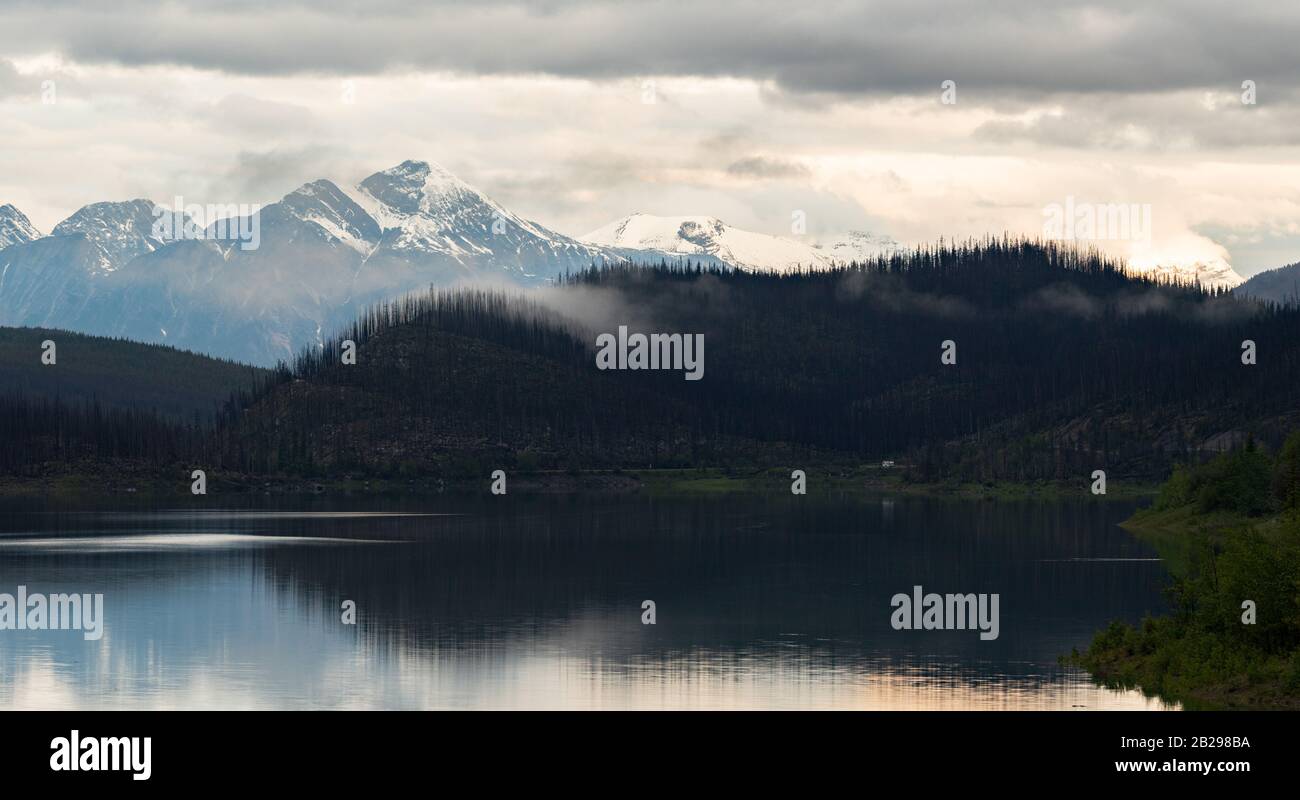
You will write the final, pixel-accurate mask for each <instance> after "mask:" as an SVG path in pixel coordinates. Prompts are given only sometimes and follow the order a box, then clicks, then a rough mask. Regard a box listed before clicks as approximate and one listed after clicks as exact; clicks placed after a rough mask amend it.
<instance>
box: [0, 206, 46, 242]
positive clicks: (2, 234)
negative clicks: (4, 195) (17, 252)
mask: <svg viewBox="0 0 1300 800" xmlns="http://www.w3.org/2000/svg"><path fill="white" fill-rule="evenodd" d="M39 238H41V232H40V231H38V230H37V229H36V226H35V225H33V224H32V222H31V220H29V219H27V215H26V214H24V213H23V212H21V211H19V210H18V209H17V208H14V207H13V205H11V204H9V203H5V204H4V205H2V206H0V250H3V249H4V248H6V247H8V246H9V245H13V244H26V243H27V242H30V241H32V240H33V239H39Z"/></svg>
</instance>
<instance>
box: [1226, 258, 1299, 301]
mask: <svg viewBox="0 0 1300 800" xmlns="http://www.w3.org/2000/svg"><path fill="white" fill-rule="evenodd" d="M1234 294H1239V295H1245V296H1247V297H1254V298H1255V299H1257V300H1270V301H1272V302H1274V303H1300V263H1296V264H1288V265H1287V266H1285V267H1278V268H1277V269H1270V270H1268V271H1267V272H1261V273H1259V274H1257V275H1252V276H1251V278H1250V280H1248V281H1246V282H1245V283H1243V284H1241V285H1240V286H1238V287H1237V288H1236V290H1234Z"/></svg>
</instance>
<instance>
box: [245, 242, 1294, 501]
mask: <svg viewBox="0 0 1300 800" xmlns="http://www.w3.org/2000/svg"><path fill="white" fill-rule="evenodd" d="M538 303H542V305H539V304H538ZM619 324H627V325H629V327H630V329H631V330H633V331H635V330H641V331H643V332H652V331H659V332H681V333H702V334H704V341H705V357H704V364H705V370H704V378H703V379H702V380H699V381H687V380H684V378H683V375H682V373H681V372H674V371H661V372H647V371H626V370H624V371H607V372H601V371H599V370H597V369H596V368H595V356H594V354H595V348H594V342H595V337H596V335H597V333H599V332H613V331H614V330H615V329H616V327H617V325H619ZM1297 334H1300V313H1297V311H1296V310H1295V309H1286V308H1278V307H1274V306H1264V305H1260V304H1257V303H1254V302H1250V301H1244V300H1239V299H1234V298H1232V297H1231V296H1229V295H1226V294H1215V293H1206V292H1202V291H1200V290H1197V289H1195V288H1188V287H1171V286H1162V285H1157V284H1154V283H1151V282H1148V281H1144V280H1139V279H1134V278H1131V277H1128V276H1126V275H1125V274H1123V273H1122V271H1121V270H1120V268H1119V265H1117V264H1115V263H1112V262H1110V261H1107V260H1105V259H1103V258H1101V257H1099V256H1096V255H1095V254H1089V253H1080V252H1077V251H1072V250H1062V249H1057V248H1055V247H1044V246H1040V245H1037V244H1031V243H1024V242H1007V241H988V242H985V243H982V244H979V245H970V246H965V247H956V248H952V247H945V248H937V249H934V250H927V251H919V252H916V253H912V254H909V255H907V256H900V257H895V258H892V259H888V260H880V261H878V262H876V263H873V264H869V265H860V266H855V267H852V268H848V269H844V270H838V271H834V272H826V273H812V274H805V275H798V276H771V275H754V274H746V273H739V272H736V273H725V272H717V271H712V270H704V269H698V268H696V269H689V268H688V269H674V268H655V269H646V268H636V267H617V268H609V269H602V270H594V271H591V272H588V273H584V274H582V275H579V276H576V277H573V278H571V279H570V280H569V281H568V282H567V283H566V284H565V285H564V286H563V287H561V288H559V289H556V290H554V291H553V292H552V293H550V294H548V295H543V296H542V297H541V298H539V299H537V300H535V301H534V300H529V301H523V300H512V299H510V298H507V297H504V296H501V295H495V294H490V293H474V292H460V293H455V292H440V293H436V294H431V295H428V296H424V297H419V298H408V299H407V300H406V301H404V302H402V303H397V304H392V305H388V306H384V307H382V308H378V309H375V310H374V311H373V313H371V314H370V315H369V316H367V317H366V318H365V319H364V320H362V321H361V322H360V323H359V325H358V326H357V327H356V328H355V329H354V330H351V331H348V332H345V333H344V334H341V335H340V336H339V337H338V340H341V339H352V340H354V341H356V342H357V344H358V360H357V364H356V365H344V364H342V363H341V361H340V350H339V346H338V340H336V341H335V342H332V343H330V344H329V345H328V346H327V347H326V348H325V350H324V351H321V352H317V353H310V354H307V355H305V356H304V357H303V358H302V359H300V361H299V362H298V364H297V365H296V366H295V367H294V369H293V370H292V371H286V372H285V373H284V374H283V375H282V376H281V380H282V383H281V385H280V386H279V387H278V388H277V389H275V390H274V391H273V392H272V393H271V395H269V396H268V397H265V398H263V399H262V400H260V401H258V403H256V404H255V406H254V408H253V409H252V410H251V411H250V412H249V413H248V414H247V415H245V418H244V419H243V421H241V423H240V426H239V428H238V431H237V432H236V430H235V429H228V430H227V432H228V433H230V434H231V436H230V438H229V439H228V440H227V441H226V442H225V443H224V457H225V458H226V459H227V460H230V459H233V460H234V461H235V462H237V463H239V464H241V465H243V467H244V468H247V469H271V470H275V469H286V468H291V469H304V470H308V471H311V470H320V469H322V468H323V467H325V466H326V465H330V464H343V463H346V464H348V465H350V466H352V467H356V466H358V465H362V464H364V465H367V466H369V467H371V468H375V469H380V470H393V469H405V470H407V471H418V470H421V469H425V468H428V467H429V466H430V465H439V467H438V468H441V467H442V465H444V464H445V463H446V462H448V461H449V460H450V461H454V460H455V458H457V457H466V456H470V455H477V456H484V457H489V460H492V459H495V462H494V463H496V462H503V461H504V463H498V465H499V466H510V464H511V463H512V460H515V459H517V460H520V461H522V462H523V463H525V464H526V465H529V466H531V465H541V466H548V467H562V466H566V465H568V466H640V467H643V466H650V465H656V466H687V465H698V464H701V463H708V464H717V463H725V464H737V465H749V464H753V465H763V464H774V463H775V464H780V463H786V462H785V461H784V459H787V458H788V457H789V456H790V450H789V449H788V448H787V447H785V446H784V445H794V446H795V449H800V448H802V449H803V451H804V452H805V454H806V453H807V451H808V449H809V448H811V449H813V450H815V451H817V452H819V453H823V454H830V453H833V454H837V455H838V456H843V457H849V458H857V459H863V460H871V459H878V458H891V459H897V460H899V461H904V460H906V461H907V462H909V463H910V464H911V465H912V467H913V471H914V472H915V474H917V475H918V476H919V477H922V478H926V479H934V478H947V477H962V478H967V479H1006V478H1019V479H1028V478H1033V479H1038V478H1045V479H1051V478H1063V477H1069V476H1072V475H1077V474H1079V473H1080V472H1081V471H1090V470H1091V469H1094V468H1098V467H1106V468H1108V469H1111V470H1114V471H1115V472H1116V473H1118V474H1124V475H1135V476H1137V475H1140V476H1147V477H1158V476H1161V475H1163V474H1165V473H1166V472H1167V469H1168V467H1169V465H1170V464H1171V463H1173V462H1175V461H1185V460H1193V459H1196V458H1198V457H1201V456H1203V455H1209V454H1212V453H1213V452H1215V451H1217V450H1220V449H1223V448H1224V447H1227V446H1229V445H1231V444H1232V443H1234V442H1238V441H1240V440H1241V439H1243V438H1244V437H1245V436H1246V435H1247V433H1253V434H1254V435H1255V436H1256V437H1257V438H1258V440H1259V441H1261V442H1262V443H1274V442H1277V441H1279V440H1280V437H1281V436H1282V433H1283V431H1285V430H1286V425H1287V420H1288V419H1292V418H1295V417H1296V415H1297V414H1298V413H1300V337H1298V336H1297ZM1247 339H1249V340H1251V341H1253V342H1255V347H1256V350H1257V353H1258V363H1256V364H1254V365H1249V366H1248V365H1244V364H1243V363H1242V352H1243V350H1242V342H1243V341H1244V340H1247ZM945 340H947V341H951V342H953V343H954V344H955V346H956V363H955V364H951V365H946V364H943V363H941V359H940V355H941V349H942V343H943V342H944V341H945Z"/></svg>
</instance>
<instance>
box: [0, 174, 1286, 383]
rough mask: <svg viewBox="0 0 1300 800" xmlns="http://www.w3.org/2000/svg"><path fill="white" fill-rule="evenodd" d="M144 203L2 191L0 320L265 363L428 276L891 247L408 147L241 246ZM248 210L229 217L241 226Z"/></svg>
mask: <svg viewBox="0 0 1300 800" xmlns="http://www.w3.org/2000/svg"><path fill="white" fill-rule="evenodd" d="M161 211H162V209H159V207H158V206H156V205H155V203H153V202H152V201H150V200H146V199H136V200H130V201H125V202H102V203H93V204H91V205H88V206H85V207H84V208H81V209H80V210H78V211H77V212H76V213H75V214H73V215H72V216H71V217H69V218H68V219H66V220H64V221H63V222H61V223H59V224H58V225H57V226H55V228H54V230H53V231H51V232H50V234H49V235H42V234H41V233H40V231H38V230H37V229H36V228H35V226H33V225H32V223H31V222H30V220H28V219H27V217H26V216H24V215H23V213H22V212H21V211H19V210H18V209H17V208H15V207H13V206H12V205H4V206H0V325H10V326H31V327H42V328H58V329H66V330H72V331H78V332H82V333H87V334H94V335H104V336H115V337H123V338H128V339H133V340H136V341H141V342H149V343H158V344H166V345H171V346H174V347H179V348H183V349H189V350H194V351H196V352H201V353H207V354H210V355H213V356H218V357H223V358H230V359H235V360H239V361H243V362H247V363H251V364H258V365H267V366H269V365H272V364H274V363H275V362H276V361H278V360H281V359H289V358H291V357H292V356H294V355H295V354H296V353H297V352H299V351H300V350H301V349H302V348H304V347H307V346H311V345H318V346H319V345H320V344H321V343H322V342H324V340H325V339H326V338H328V336H329V335H330V333H331V331H333V330H336V329H338V328H340V327H341V326H343V325H345V324H347V323H349V322H350V321H352V320H354V319H355V318H356V317H357V315H358V313H359V312H360V311H361V310H362V309H364V308H365V307H367V306H369V305H371V304H373V303H375V302H379V301H384V300H390V299H393V298H395V297H398V296H401V295H403V294H406V293H408V292H411V291H416V290H423V289H426V288H428V287H430V286H451V285H457V284H463V283H470V282H473V283H504V284H508V285H518V286H534V285H538V284H542V283H545V282H547V281H551V280H554V279H555V278H557V277H561V276H563V275H565V274H566V273H572V272H577V271H580V270H583V269H586V268H587V267H590V266H591V265H593V264H610V263H620V262H634V263H640V264H658V263H661V262H664V261H667V262H669V263H680V262H683V261H690V262H694V263H702V264H704V265H706V266H723V267H732V268H739V269H746V270H756V271H763V272H779V273H785V272H790V271H793V270H796V269H814V270H816V269H824V268H827V267H830V266H833V265H835V264H844V263H849V262H853V261H866V260H871V259H874V258H876V257H877V256H880V255H886V256H887V255H891V254H894V253H897V252H898V251H899V250H900V247H899V245H898V243H897V242H895V241H894V240H892V239H889V238H887V237H882V236H877V235H873V234H870V233H864V232H856V233H852V234H850V235H849V236H847V237H845V238H842V239H839V240H836V241H832V242H827V243H823V244H820V245H819V244H812V243H808V242H805V241H801V240H798V239H795V238H786V237H780V236H771V235H767V234H762V233H755V232H751V231H746V230H741V229H739V228H735V227H732V226H730V225H727V224H726V223H724V222H723V221H721V220H719V219H716V218H714V217H709V216H680V217H663V216H653V215H649V214H633V215H631V216H628V217H624V218H622V219H619V220H617V221H615V222H612V223H610V224H609V225H606V226H604V227H602V228H599V229H597V230H595V231H592V232H591V233H589V234H587V235H586V236H583V237H581V238H571V237H569V236H565V235H564V234H560V233H557V232H555V231H552V230H550V229H548V228H546V227H545V226H543V225H540V224H538V223H536V222H532V221H530V220H527V219H524V218H523V217H520V216H519V215H517V214H514V213H513V212H511V211H510V210H508V209H506V208H504V207H503V206H501V205H500V204H498V203H496V202H495V201H493V200H492V199H491V198H489V197H487V196H486V195H484V194H483V193H482V192H480V191H478V190H477V189H475V188H473V187H472V186H470V185H469V184H467V183H465V182H464V181H462V180H460V179H459V178H457V177H456V176H455V175H453V174H451V173H450V172H448V171H447V170H445V169H443V168H442V167H440V166H438V165H436V164H431V163H428V162H423V161H405V162H403V163H401V164H399V165H397V166H395V167H393V168H391V169H386V170H383V171H382V172H377V173H375V174H374V175H371V176H370V177H368V178H366V179H365V180H364V181H362V182H361V183H360V184H359V185H357V186H355V187H352V188H349V189H345V188H342V187H340V186H338V185H337V184H335V183H333V182H331V181H329V180H317V181H313V182H311V183H308V184H305V185H303V186H301V187H299V188H298V189H296V190H294V191H293V192H290V193H289V194H287V195H285V196H284V198H283V199H281V200H280V201H278V202H276V203H272V204H270V205H268V206H264V207H262V208H261V209H260V212H259V213H258V215H257V217H256V222H257V237H256V238H257V246H256V247H255V248H248V247H246V246H245V245H244V244H242V243H241V242H239V241H237V240H235V239H234V238H232V237H231V236H228V235H227V236H220V235H219V234H220V233H221V229H224V228H225V227H226V226H227V225H229V226H230V227H237V226H236V225H235V223H237V222H240V220H238V219H236V220H229V219H227V220H224V221H221V222H219V223H218V222H214V221H212V220H203V221H202V222H203V223H205V224H206V225H207V227H206V228H198V227H194V228H192V230H195V231H198V232H199V233H200V235H197V236H194V235H191V236H177V235H175V234H174V233H169V232H167V231H165V230H164V231H162V232H161V233H160V230H159V227H158V225H157V224H156V223H158V221H159V213H160V212H161ZM178 219H182V218H178ZM252 220H253V218H252V217H244V218H243V219H242V222H243V223H245V226H246V227H245V228H244V229H245V230H247V229H248V228H247V225H248V223H251V222H252ZM182 221H183V220H182ZM178 227H179V226H178ZM1154 273H1155V274H1157V275H1159V276H1161V277H1163V278H1165V279H1167V280H1173V281H1179V282H1192V281H1197V282H1200V283H1201V284H1202V285H1204V286H1214V287H1223V288H1231V287H1233V286H1236V285H1237V284H1238V283H1240V282H1241V278H1240V277H1239V276H1237V275H1236V273H1235V272H1233V271H1232V270H1231V268H1230V267H1228V266H1226V265H1196V266H1194V267H1180V268H1157V269H1156V270H1154ZM1260 278H1263V276H1259V277H1258V278H1257V279H1256V280H1252V281H1251V282H1250V284H1247V286H1248V287H1250V286H1251V285H1252V284H1255V285H1256V286H1258V287H1260V289H1259V291H1258V292H1256V291H1255V289H1254V288H1252V289H1251V290H1250V293H1252V294H1257V296H1262V297H1271V295H1270V294H1269V293H1268V291H1265V290H1264V288H1263V287H1264V285H1265V282H1264V281H1262V280H1259V279H1260ZM1269 285H1271V284H1269ZM1278 285H1279V286H1282V287H1283V289H1287V288H1288V287H1289V284H1287V282H1286V281H1285V280H1282V281H1280V282H1279V283H1278ZM1245 288H1246V287H1243V289H1245ZM1288 290H1289V289H1288Z"/></svg>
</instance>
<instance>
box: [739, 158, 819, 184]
mask: <svg viewBox="0 0 1300 800" xmlns="http://www.w3.org/2000/svg"><path fill="white" fill-rule="evenodd" d="M727 172H728V173H730V174H731V175H735V176H738V177H742V178H759V179H762V180H781V179H791V178H806V177H808V176H809V174H810V173H809V171H808V168H807V167H805V166H804V165H803V164H800V163H797V162H795V161H787V160H786V159H781V158H768V157H766V156H749V157H747V158H742V159H739V160H737V161H733V162H731V163H730V164H728V165H727Z"/></svg>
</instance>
